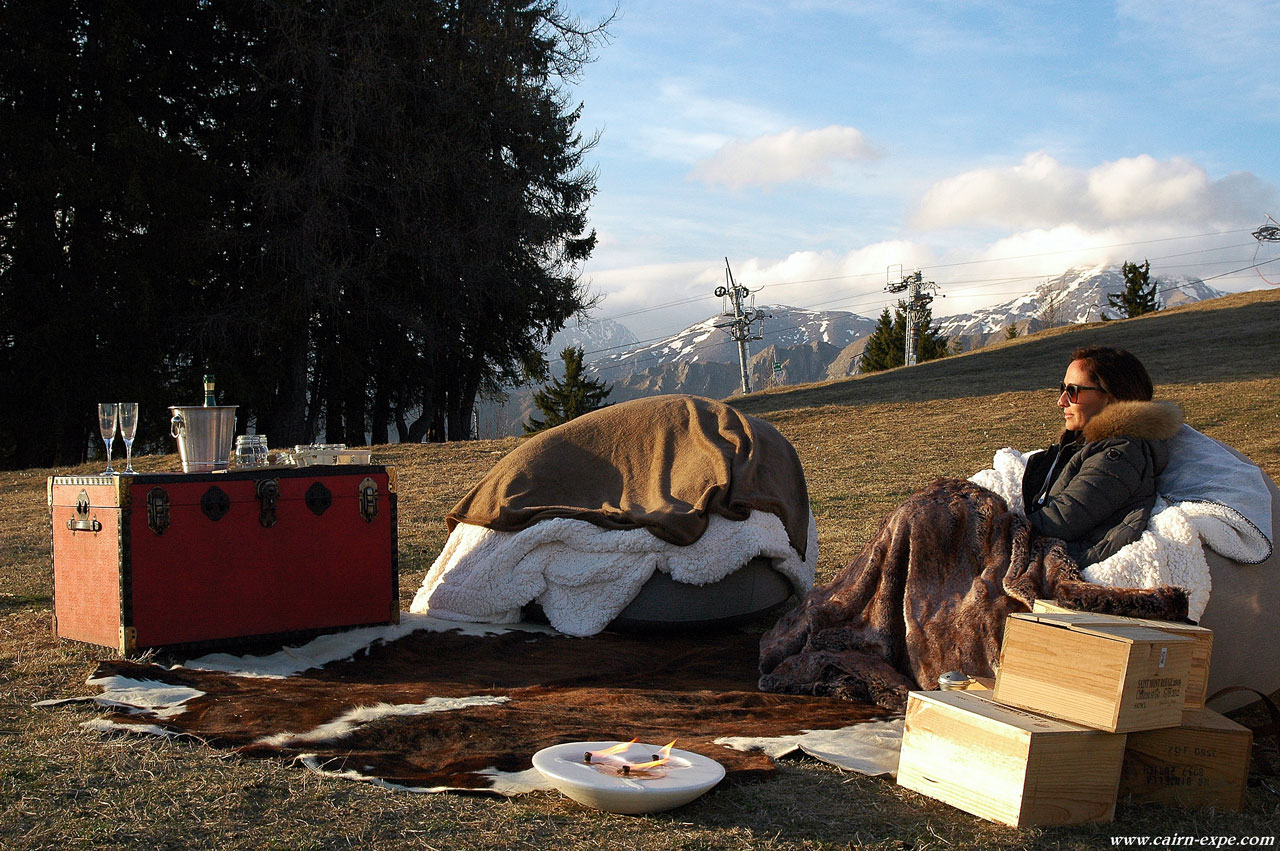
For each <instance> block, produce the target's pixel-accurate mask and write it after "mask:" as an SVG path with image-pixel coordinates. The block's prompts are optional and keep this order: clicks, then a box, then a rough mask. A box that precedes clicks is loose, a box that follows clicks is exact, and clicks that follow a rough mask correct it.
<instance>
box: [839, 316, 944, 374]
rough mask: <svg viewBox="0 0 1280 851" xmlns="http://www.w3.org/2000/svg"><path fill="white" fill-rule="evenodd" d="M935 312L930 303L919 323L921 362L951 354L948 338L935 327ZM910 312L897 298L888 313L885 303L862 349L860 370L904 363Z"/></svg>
mask: <svg viewBox="0 0 1280 851" xmlns="http://www.w3.org/2000/svg"><path fill="white" fill-rule="evenodd" d="M932 323H933V314H932V311H930V310H929V309H928V308H927V307H926V308H925V315H924V317H923V319H922V321H921V322H920V323H919V324H918V325H917V326H916V334H917V339H916V343H917V345H916V356H917V358H918V359H919V361H920V362H921V363H924V362H925V361H927V360H935V359H937V358H941V357H946V356H947V355H949V354H951V350H950V349H949V348H948V347H947V338H946V337H944V336H942V334H941V332H939V331H938V329H936V328H934V327H933V324H932ZM906 342H907V315H906V312H905V308H904V306H903V304H902V302H898V305H897V307H895V308H894V310H893V316H892V317H890V315H889V308H888V307H886V308H885V309H884V310H883V311H882V312H881V313H880V318H879V319H878V320H877V321H876V330H874V331H872V332H871V336H870V337H868V338H867V345H866V347H865V348H863V350H862V360H861V361H860V362H859V367H858V369H859V371H860V372H864V373H865V372H878V371H879V370H882V369H892V368H893V367H895V366H902V364H903V363H904V362H905V361H906V351H905V349H906Z"/></svg>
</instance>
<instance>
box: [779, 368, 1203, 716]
mask: <svg viewBox="0 0 1280 851" xmlns="http://www.w3.org/2000/svg"><path fill="white" fill-rule="evenodd" d="M1151 397H1152V386H1151V378H1150V376H1148V375H1147V371H1146V370H1145V369H1144V368H1143V366H1142V364H1141V363H1139V361H1138V359H1137V358H1135V357H1134V356H1133V355H1131V354H1129V353H1128V352H1125V351H1123V350H1120V349H1112V348H1106V347H1100V346H1091V347H1088V348H1083V349H1077V350H1076V351H1075V352H1073V353H1072V358H1071V363H1070V365H1069V366H1068V367H1067V372H1066V375H1065V376H1064V378H1063V382H1062V386H1061V387H1060V388H1059V394H1058V407H1059V408H1060V409H1061V410H1062V413H1063V420H1064V425H1065V426H1066V428H1065V430H1064V431H1063V433H1062V436H1061V437H1060V438H1059V440H1058V443H1057V444H1056V445H1055V446H1053V447H1052V448H1051V449H1049V451H1047V452H1041V453H1036V454H1034V455H1032V456H1031V458H1030V459H1029V461H1028V465H1027V470H1026V473H1025V474H1024V477H1023V481H1022V486H1023V496H1024V505H1025V507H1026V516H1025V517H1024V516H1022V515H1021V514H1018V513H1015V512H1014V511H1011V510H1010V509H1009V506H1008V505H1007V504H1006V503H1005V501H1004V499H1002V498H1001V497H1000V496H998V495H996V494H995V493H993V492H991V491H989V490H987V489H985V488H982V487H979V486H978V485H976V484H974V483H973V482H970V481H965V480H960V479H939V480H938V481H936V482H934V483H933V484H931V485H929V486H927V487H925V488H923V489H921V490H920V491H918V492H916V493H915V494H913V495H912V496H911V497H910V498H909V499H908V500H907V501H906V502H904V503H903V504H902V505H901V506H899V507H898V508H897V509H895V510H894V511H893V512H891V513H890V514H889V515H888V516H887V517H886V518H885V519H884V520H883V521H882V523H881V524H880V529H879V530H878V531H877V533H876V535H875V537H874V538H873V539H872V540H871V541H869V542H868V543H867V545H866V546H865V547H864V548H863V550H862V552H861V553H859V554H858V556H857V558H855V559H854V561H853V562H852V563H851V564H850V565H849V566H848V567H847V568H845V569H844V570H843V571H842V572H841V573H840V574H839V575H838V576H837V577H836V578H835V579H834V580H833V581H832V582H831V583H829V584H827V585H824V586H819V587H817V588H814V589H813V591H811V592H810V593H809V595H808V596H806V597H805V599H804V600H803V601H802V602H801V604H800V605H799V606H798V607H797V608H795V609H793V610H792V611H791V612H789V613H787V614H786V615H785V616H784V617H783V618H782V619H780V620H779V621H778V623H777V624H776V625H775V626H774V627H773V629H771V630H770V631H769V632H768V633H766V634H765V636H764V637H763V638H762V640H761V643H760V672H761V676H760V688H761V689H762V690H764V691H778V692H785V693H792V694H828V695H836V696H841V697H847V698H850V699H853V700H861V701H868V700H869V701H872V702H875V703H878V704H880V705H882V706H886V707H889V708H893V709H901V708H902V707H903V706H904V705H905V702H906V695H907V692H908V691H909V690H911V689H914V688H919V687H925V688H932V687H934V686H935V684H936V682H937V678H938V676H939V675H940V674H942V673H943V672H945V671H951V670H961V671H965V672H967V673H969V674H974V675H982V676H990V675H991V672H992V668H993V663H995V662H996V661H997V660H998V658H999V654H1000V639H1001V636H1002V635H1003V632H1004V621H1005V618H1007V617H1008V615H1009V614H1011V613H1014V612H1025V611H1028V610H1029V609H1030V608H1031V605H1032V603H1033V602H1034V601H1035V600H1036V599H1037V598H1048V599H1052V600H1055V601H1056V602H1058V603H1060V604H1062V605H1065V606H1067V607H1069V608H1074V609H1081V610H1086V611H1101V612H1108V613H1112V614H1134V615H1140V616H1143V617H1156V618H1180V617H1185V616H1186V611H1187V598H1186V594H1185V592H1183V591H1182V590H1181V589H1177V588H1167V587H1166V588H1156V589H1151V590H1142V589H1125V588H1109V587H1105V586H1101V585H1093V584H1090V583H1089V582H1086V581H1085V580H1084V579H1083V577H1082V575H1081V568H1082V566H1084V565H1087V564H1091V563H1093V562H1094V561H1097V560H1099V559H1102V558H1106V557H1107V556H1108V555H1110V554H1112V553H1114V552H1115V551H1116V550H1118V549H1120V548H1121V547H1123V546H1124V545H1125V544H1126V543H1129V542H1130V541H1133V540H1135V539H1136V538H1137V537H1138V536H1139V535H1141V534H1142V531H1143V530H1144V529H1145V527H1146V524H1147V520H1148V518H1149V517H1150V514H1151V510H1152V507H1153V505H1154V502H1155V477H1156V475H1157V473H1158V472H1160V470H1162V469H1163V468H1164V465H1165V462H1166V460H1167V456H1168V453H1167V450H1166V445H1165V441H1166V440H1168V438H1170V437H1172V436H1173V433H1174V432H1175V431H1176V430H1177V429H1178V427H1179V426H1180V425H1181V422H1182V415H1181V412H1180V411H1179V410H1178V408H1177V407H1176V406H1174V405H1170V404H1167V403H1155V402H1152V401H1151Z"/></svg>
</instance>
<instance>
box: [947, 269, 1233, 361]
mask: <svg viewBox="0 0 1280 851" xmlns="http://www.w3.org/2000/svg"><path fill="white" fill-rule="evenodd" d="M1152 280H1153V281H1155V283H1156V300H1157V301H1158V302H1159V303H1160V307H1161V308H1165V307H1176V306H1178V305H1180V304H1189V303H1191V302H1194V301H1201V300H1203V299H1206V298H1217V297H1218V296H1220V295H1222V293H1221V292H1219V291H1218V290H1215V289H1214V288H1213V287H1210V286H1208V285H1207V284H1205V283H1204V282H1203V281H1201V280H1200V279H1199V278H1190V277H1187V276H1186V275H1153V276H1152ZM1121 292H1124V275H1123V274H1121V271H1120V267H1119V266H1096V267H1092V268H1079V269H1068V270H1067V271H1065V272H1063V273H1062V274H1061V275H1058V276H1057V277H1056V278H1050V279H1049V280H1047V281H1045V282H1044V283H1043V284H1041V285H1040V286H1038V287H1036V288H1035V289H1033V290H1031V291H1030V292H1028V293H1026V294H1025V295H1021V296H1018V297H1017V298H1015V299H1012V300H1011V301H1006V302H1004V303H1003V304H997V305H995V306H994V307H988V308H985V309H983V310H978V311H975V312H973V313H959V314H955V315H952V316H943V317H938V318H936V319H935V321H934V324H935V327H937V328H939V329H940V330H941V332H942V334H943V335H944V336H946V337H949V338H951V339H956V338H960V339H961V340H963V341H964V344H965V348H966V349H968V348H973V347H975V346H981V345H984V344H985V343H987V342H990V341H991V340H992V339H1003V338H1004V335H1005V333H1006V329H1007V328H1008V327H1009V326H1010V325H1015V326H1016V327H1017V329H1018V333H1020V334H1026V333H1030V332H1034V331H1038V330H1040V329H1042V328H1047V327H1050V326H1057V325H1068V324H1073V323H1078V322H1097V321H1098V320H1099V319H1101V318H1102V313H1103V311H1104V310H1105V311H1107V316H1109V317H1110V318H1113V319H1114V318H1117V313H1116V311H1115V310H1113V309H1110V308H1109V306H1108V302H1107V295H1108V294H1111V293H1121ZM935 304H937V302H935Z"/></svg>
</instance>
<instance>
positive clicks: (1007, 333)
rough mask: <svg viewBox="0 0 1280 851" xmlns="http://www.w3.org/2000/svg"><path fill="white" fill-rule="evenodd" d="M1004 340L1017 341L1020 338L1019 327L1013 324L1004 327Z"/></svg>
mask: <svg viewBox="0 0 1280 851" xmlns="http://www.w3.org/2000/svg"><path fill="white" fill-rule="evenodd" d="M1004 338H1005V339H1006V340H1016V339H1017V338H1018V326H1017V325H1015V324H1014V323H1012V322H1010V323H1009V324H1008V325H1006V326H1004Z"/></svg>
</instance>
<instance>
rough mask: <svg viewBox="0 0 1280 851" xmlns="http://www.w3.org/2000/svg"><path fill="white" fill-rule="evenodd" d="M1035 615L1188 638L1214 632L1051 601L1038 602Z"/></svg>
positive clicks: (1193, 625)
mask: <svg viewBox="0 0 1280 851" xmlns="http://www.w3.org/2000/svg"><path fill="white" fill-rule="evenodd" d="M1031 611H1032V613H1033V614H1061V615H1070V616H1071V618H1072V620H1073V621H1074V622H1076V623H1125V624H1134V625H1137V626H1149V627H1151V628H1152V629H1159V630H1164V631H1166V632H1176V633H1177V634H1178V635H1187V636H1205V637H1208V636H1212V635H1213V630H1211V629H1209V628H1208V627H1207V626H1200V625H1198V624H1193V623H1181V622H1179V621H1161V620H1153V619H1151V618H1132V617H1128V616H1126V615H1104V614H1098V613H1096V612H1081V611H1077V610H1075V609H1068V608H1064V607H1063V606H1059V605H1058V604H1057V603H1053V602H1051V601H1049V600H1036V601H1035V604H1034V605H1033V606H1032V608H1031Z"/></svg>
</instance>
